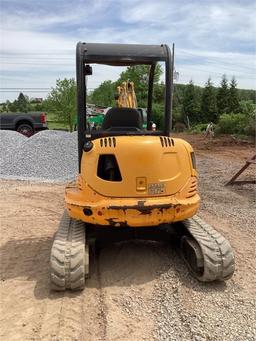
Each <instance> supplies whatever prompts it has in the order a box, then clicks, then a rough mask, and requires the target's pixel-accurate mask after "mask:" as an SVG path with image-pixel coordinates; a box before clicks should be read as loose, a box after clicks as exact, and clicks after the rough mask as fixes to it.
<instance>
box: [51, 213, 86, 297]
mask: <svg viewBox="0 0 256 341" xmlns="http://www.w3.org/2000/svg"><path fill="white" fill-rule="evenodd" d="M50 266H51V278H50V279H51V288H52V289H53V290H57V291H63V290H65V289H71V290H78V289H83V288H84V285H85V277H87V276H88V273H89V250H88V246H87V245H86V240H85V224H84V223H83V222H81V221H79V220H74V219H71V218H70V217H69V215H68V213H67V211H66V210H65V211H64V213H63V216H62V218H61V221H60V225H59V229H58V231H57V233H56V235H55V239H54V242H53V245H52V249H51V258H50Z"/></svg>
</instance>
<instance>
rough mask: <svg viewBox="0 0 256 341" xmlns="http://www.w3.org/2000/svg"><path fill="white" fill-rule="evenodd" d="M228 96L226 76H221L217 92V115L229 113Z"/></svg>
mask: <svg viewBox="0 0 256 341" xmlns="http://www.w3.org/2000/svg"><path fill="white" fill-rule="evenodd" d="M229 96H230V94H229V88H228V80H227V78H226V75H223V76H222V80H221V83H220V87H219V89H218V92H217V108H218V115H221V114H225V113H227V112H228V111H229Z"/></svg>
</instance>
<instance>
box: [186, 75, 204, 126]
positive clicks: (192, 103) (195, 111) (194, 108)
mask: <svg viewBox="0 0 256 341" xmlns="http://www.w3.org/2000/svg"><path fill="white" fill-rule="evenodd" d="M182 112H183V118H184V120H186V118H187V117H188V118H189V122H190V123H192V124H193V123H197V122H199V121H200V117H199V102H198V96H197V94H196V89H195V86H194V83H193V81H192V80H191V81H190V82H189V84H188V85H187V86H186V88H185V91H184V98H183V102H182Z"/></svg>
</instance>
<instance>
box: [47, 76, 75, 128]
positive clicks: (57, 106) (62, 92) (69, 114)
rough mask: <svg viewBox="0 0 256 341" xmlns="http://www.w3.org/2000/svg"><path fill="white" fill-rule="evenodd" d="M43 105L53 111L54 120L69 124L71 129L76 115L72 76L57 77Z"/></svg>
mask: <svg viewBox="0 0 256 341" xmlns="http://www.w3.org/2000/svg"><path fill="white" fill-rule="evenodd" d="M45 102H46V103H45V106H46V108H47V110H48V111H51V112H53V114H54V115H55V117H56V120H58V121H59V122H62V123H64V124H67V125H69V128H70V131H72V130H73V122H74V118H75V116H76V83H75V80H74V78H71V79H67V78H64V79H63V80H61V79H57V81H56V86H55V88H53V89H52V90H51V92H50V94H49V95H48V97H47V99H46V101H45Z"/></svg>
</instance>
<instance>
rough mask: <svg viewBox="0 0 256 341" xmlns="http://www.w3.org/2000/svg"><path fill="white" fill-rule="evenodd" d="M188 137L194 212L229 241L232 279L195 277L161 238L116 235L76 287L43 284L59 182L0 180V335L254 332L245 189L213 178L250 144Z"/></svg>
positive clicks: (229, 170)
mask: <svg viewBox="0 0 256 341" xmlns="http://www.w3.org/2000/svg"><path fill="white" fill-rule="evenodd" d="M193 139H194V141H193V142H194V145H195V147H196V150H197V154H198V165H199V171H200V173H201V177H200V188H201V192H202V199H203V203H202V207H201V211H200V214H199V215H200V216H202V217H203V218H204V219H206V220H207V221H208V222H209V223H211V224H212V225H213V226H214V227H215V228H216V229H218V230H219V231H220V232H222V233H223V234H224V235H225V237H227V238H228V239H229V240H230V242H231V244H232V246H233V248H234V251H235V255H236V272H235V274H234V276H233V278H232V279H231V280H229V281H228V282H226V283H212V284H200V283H198V282H197V281H196V280H194V279H193V277H192V276H191V275H190V274H189V272H188V271H187V269H186V267H185V266H184V264H183V262H182V261H181V260H180V259H179V258H178V256H177V255H176V253H175V252H174V250H172V249H171V248H170V247H169V246H168V245H164V244H158V243H149V242H126V243H120V244H117V245H114V246H112V247H109V248H105V249H103V250H101V252H100V254H99V255H98V256H97V257H95V259H94V261H93V263H92V264H91V277H90V279H89V280H88V281H87V287H86V289H85V290H84V291H83V292H78V293H64V294H63V293H52V292H50V291H49V281H48V264H49V254H50V248H51V244H52V237H53V234H54V232H55V231H56V228H57V226H58V222H59V219H60V216H61V214H62V212H63V208H64V203H63V192H64V184H63V185H58V184H39V183H29V182H22V181H1V183H0V185H1V245H0V251H1V317H0V319H1V326H0V327H1V328H0V329H1V332H0V333H1V334H0V335H1V340H7V341H8V340H11V341H12V340H54V341H57V340H58V341H71V340H72V341H74V340H78V341H80V340H86V341H90V340H93V341H94V340H107V341H112V340H220V339H221V340H255V339H256V330H255V326H256V302H255V297H256V261H255V257H256V252H255V249H256V242H255V235H256V232H255V231H256V229H255V227H256V226H255V189H254V188H253V186H243V187H241V188H235V187H232V188H227V187H223V184H224V183H225V182H226V181H227V180H228V179H229V178H230V177H231V175H232V174H233V172H234V170H236V169H237V168H239V166H240V165H242V164H243V162H244V159H246V158H247V156H249V155H250V153H253V149H252V147H250V148H249V149H248V148H247V147H246V146H236V145H234V146H232V149H231V147H230V146H229V147H227V146H225V145H224V146H223V145H217V146H216V145H209V144H208V142H207V143H204V142H203V141H201V142H200V140H198V139H197V140H196V139H195V138H194V137H193ZM248 154H249V155H248ZM254 174H255V173H253V170H252V169H251V170H248V173H247V174H245V175H244V176H247V177H252V176H255V175H254Z"/></svg>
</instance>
